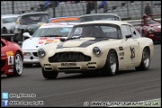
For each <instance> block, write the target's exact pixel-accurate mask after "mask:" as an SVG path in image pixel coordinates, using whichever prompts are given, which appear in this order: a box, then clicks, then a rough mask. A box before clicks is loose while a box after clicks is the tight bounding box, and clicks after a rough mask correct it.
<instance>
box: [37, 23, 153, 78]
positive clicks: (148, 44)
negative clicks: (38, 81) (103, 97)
mask: <svg viewBox="0 0 162 108" xmlns="http://www.w3.org/2000/svg"><path fill="white" fill-rule="evenodd" d="M153 53H154V44H153V41H152V40H151V39H149V38H146V37H141V36H140V34H139V32H138V31H137V30H136V29H135V28H134V27H133V26H132V25H131V24H129V23H126V22H122V21H108V20H105V21H104V20H103V21H91V22H83V23H80V24H77V25H74V26H73V29H72V30H71V32H70V33H69V35H68V38H67V39H66V40H64V41H63V40H62V42H61V43H50V44H47V45H44V46H42V47H41V48H40V49H39V50H38V56H39V60H40V64H41V66H42V74H43V76H44V77H45V78H47V79H55V78H56V77H57V75H58V72H65V73H71V72H81V73H83V72H84V73H85V72H88V71H93V72H95V70H97V71H98V70H100V71H101V72H102V74H103V75H115V74H116V72H117V71H120V70H127V69H132V68H135V69H136V70H147V69H148V68H149V66H150V61H151V59H152V57H153Z"/></svg>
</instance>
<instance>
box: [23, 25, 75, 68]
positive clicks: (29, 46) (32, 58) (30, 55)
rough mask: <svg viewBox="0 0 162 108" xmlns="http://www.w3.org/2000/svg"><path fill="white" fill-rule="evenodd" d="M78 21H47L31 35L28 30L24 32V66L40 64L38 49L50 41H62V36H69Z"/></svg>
mask: <svg viewBox="0 0 162 108" xmlns="http://www.w3.org/2000/svg"><path fill="white" fill-rule="evenodd" d="M75 24H76V23H47V24H43V25H42V26H41V27H39V28H38V29H37V30H36V31H35V32H34V34H33V35H32V36H31V35H30V34H29V33H28V32H25V33H23V36H24V37H25V38H28V39H26V40H25V41H23V44H22V50H23V52H24V66H26V67H31V66H32V65H33V64H39V58H38V55H37V50H38V49H39V47H40V46H42V45H45V44H48V43H50V42H60V38H67V35H68V34H69V32H70V31H71V29H72V27H73V26H74V25H75Z"/></svg>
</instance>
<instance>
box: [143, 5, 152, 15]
mask: <svg viewBox="0 0 162 108" xmlns="http://www.w3.org/2000/svg"><path fill="white" fill-rule="evenodd" d="M145 14H146V15H148V16H151V15H152V10H151V7H150V4H149V3H147V4H146V7H145Z"/></svg>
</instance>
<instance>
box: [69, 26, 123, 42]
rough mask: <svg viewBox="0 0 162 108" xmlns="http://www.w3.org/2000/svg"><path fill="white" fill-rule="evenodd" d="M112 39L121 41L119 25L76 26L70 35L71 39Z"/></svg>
mask: <svg viewBox="0 0 162 108" xmlns="http://www.w3.org/2000/svg"><path fill="white" fill-rule="evenodd" d="M75 37H80V38H87V37H92V38H110V39H120V38H121V37H122V36H121V30H120V27H119V26H117V25H112V24H91V25H78V26H75V27H74V28H73V30H72V32H71V33H70V35H69V38H75Z"/></svg>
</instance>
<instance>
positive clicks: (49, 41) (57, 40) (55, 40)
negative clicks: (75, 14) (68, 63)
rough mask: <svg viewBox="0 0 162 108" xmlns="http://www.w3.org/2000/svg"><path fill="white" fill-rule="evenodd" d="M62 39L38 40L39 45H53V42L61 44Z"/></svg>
mask: <svg viewBox="0 0 162 108" xmlns="http://www.w3.org/2000/svg"><path fill="white" fill-rule="evenodd" d="M59 41H60V38H40V39H39V40H38V44H45V43H51V42H59Z"/></svg>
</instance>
